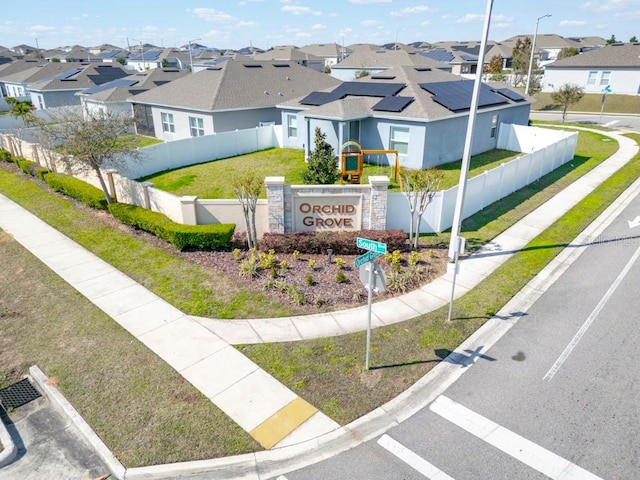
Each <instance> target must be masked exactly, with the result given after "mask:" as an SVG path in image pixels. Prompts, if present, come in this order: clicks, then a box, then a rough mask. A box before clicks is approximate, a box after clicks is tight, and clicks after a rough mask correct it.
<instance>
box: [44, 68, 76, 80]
mask: <svg viewBox="0 0 640 480" xmlns="http://www.w3.org/2000/svg"><path fill="white" fill-rule="evenodd" d="M81 71H82V69H81V68H74V69H73V70H69V71H67V72H62V73H59V74H57V75H54V76H53V77H51V79H52V80H54V79H55V80H66V79H68V78H71V77H73V76H74V75H77V74H78V73H80V72H81Z"/></svg>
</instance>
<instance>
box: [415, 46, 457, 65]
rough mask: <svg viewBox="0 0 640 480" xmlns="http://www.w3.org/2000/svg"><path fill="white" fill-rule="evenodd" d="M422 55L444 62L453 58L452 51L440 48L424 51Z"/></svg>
mask: <svg viewBox="0 0 640 480" xmlns="http://www.w3.org/2000/svg"><path fill="white" fill-rule="evenodd" d="M422 55H424V56H425V57H429V58H432V59H434V60H438V61H439V62H444V63H449V62H450V61H452V60H453V58H454V56H453V53H451V52H447V51H446V50H441V49H437V50H429V51H427V52H424V53H423V54H422Z"/></svg>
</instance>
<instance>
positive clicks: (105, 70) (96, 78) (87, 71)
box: [29, 63, 130, 91]
mask: <svg viewBox="0 0 640 480" xmlns="http://www.w3.org/2000/svg"><path fill="white" fill-rule="evenodd" d="M71 65H73V63H72V64H71ZM74 68H75V69H76V73H73V72H74V70H70V71H69V73H70V74H71V73H73V75H64V74H62V75H55V74H54V75H53V76H49V77H46V78H42V79H40V80H37V81H31V82H29V89H30V90H36V91H43V90H84V89H86V88H91V87H93V86H95V85H101V84H103V83H107V82H109V81H111V80H115V79H117V78H123V77H126V76H127V75H129V74H130V72H129V71H127V70H125V69H124V68H122V67H121V66H120V65H114V64H111V63H101V64H91V65H83V64H75V66H74Z"/></svg>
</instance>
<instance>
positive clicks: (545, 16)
mask: <svg viewBox="0 0 640 480" xmlns="http://www.w3.org/2000/svg"><path fill="white" fill-rule="evenodd" d="M550 16H551V14H550V13H548V14H547V15H543V16H541V17H538V19H537V20H536V31H535V32H534V33H533V43H532V44H531V56H530V58H529V72H528V73H527V86H526V87H525V89H524V93H525V94H526V95H529V85H530V84H531V70H532V69H533V55H534V53H535V51H536V37H537V36H538V23H540V20H542V19H543V18H547V17H550Z"/></svg>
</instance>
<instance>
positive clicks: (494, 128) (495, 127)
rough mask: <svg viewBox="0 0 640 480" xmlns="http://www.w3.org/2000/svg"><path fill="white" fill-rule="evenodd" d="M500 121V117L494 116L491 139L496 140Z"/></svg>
mask: <svg viewBox="0 0 640 480" xmlns="http://www.w3.org/2000/svg"><path fill="white" fill-rule="evenodd" d="M498 119H499V115H494V116H493V117H492V118H491V138H496V135H497V133H498Z"/></svg>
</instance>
